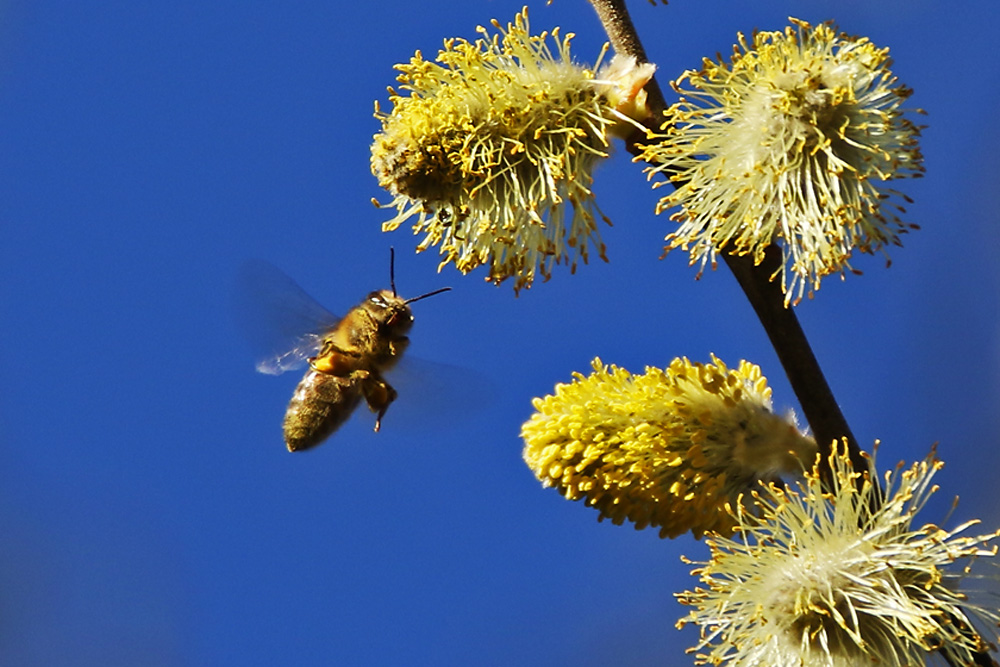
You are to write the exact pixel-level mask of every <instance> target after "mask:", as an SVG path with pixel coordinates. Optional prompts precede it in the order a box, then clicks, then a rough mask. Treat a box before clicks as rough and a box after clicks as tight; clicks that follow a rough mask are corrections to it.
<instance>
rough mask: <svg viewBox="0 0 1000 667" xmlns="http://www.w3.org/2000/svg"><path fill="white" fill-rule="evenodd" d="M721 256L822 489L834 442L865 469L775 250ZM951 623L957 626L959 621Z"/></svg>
mask: <svg viewBox="0 0 1000 667" xmlns="http://www.w3.org/2000/svg"><path fill="white" fill-rule="evenodd" d="M589 1H590V3H591V4H592V5H593V6H594V9H596V10H597V15H598V17H599V18H600V20H601V23H602V24H603V25H604V29H605V31H606V32H607V34H608V38H609V39H610V40H611V45H612V46H613V47H614V49H615V52H616V53H620V54H622V55H630V56H634V57H635V58H636V60H637V61H638V62H640V63H646V62H649V58H647V56H646V50H645V49H644V48H643V47H642V43H641V42H640V41H639V35H638V33H637V32H636V29H635V25H634V24H633V23H632V18H631V17H630V16H629V13H628V9H626V7H625V2H624V0H589ZM646 94H647V96H648V103H649V107H650V109H652V110H653V113H654V115H655V116H657V117H658V116H659V115H660V113H661V112H662V110H663V109H666V102H665V100H664V99H663V92H662V90H661V89H660V87H659V85H658V84H657V83H656V81H655V80H651V81H650V82H649V83H648V84H647V85H646ZM654 122H655V121H654ZM627 143H628V148H629V151H630V152H631V153H632V154H633V155H636V154H638V152H639V150H638V149H637V147H636V145H635V143H634V141H629V142H627ZM722 254H723V256H724V258H725V261H726V264H727V265H728V266H729V269H730V271H732V273H733V275H734V276H735V277H736V280H737V281H738V282H739V284H740V287H742V288H743V292H744V294H746V297H747V299H748V300H749V301H750V304H751V305H752V306H753V309H754V312H756V313H757V317H758V319H759V320H760V322H761V324H762V325H763V327H764V330H765V331H766V332H767V336H768V338H769V339H770V341H771V345H772V346H773V347H774V349H775V351H776V352H777V354H778V359H779V360H780V361H781V365H782V367H783V368H784V369H785V374H786V375H787V376H788V380H789V382H790V384H791V385H792V390H793V391H794V392H795V395H796V397H797V398H798V400H799V405H800V406H801V407H802V411H803V413H804V415H805V418H806V420H807V421H808V422H809V425H810V426H811V427H812V430H813V434H814V436H815V437H816V442H817V444H818V445H819V446H820V451H821V452H822V453H823V457H822V461H821V463H820V465H821V466H823V467H822V468H821V474H822V475H823V478H824V479H823V482H824V484H825V486H826V487H827V488H831V482H832V471H831V470H830V468H829V453H830V450H831V448H832V446H833V443H834V442H837V441H840V440H841V439H844V440H846V442H847V444H848V451H849V454H850V458H851V463H852V464H853V466H854V469H855V470H869V464H868V460H867V459H865V457H864V456H862V453H861V450H860V448H859V447H858V444H857V441H856V440H855V438H854V435H853V434H852V433H851V429H850V427H849V426H848V424H847V420H846V419H845V418H844V415H843V413H842V412H841V411H840V406H839V405H838V404H837V401H836V399H835V398H834V396H833V392H832V391H831V390H830V386H829V385H828V384H827V382H826V378H825V377H824V376H823V371H822V369H820V366H819V363H818V362H817V361H816V357H815V355H813V352H812V348H811V347H810V345H809V341H808V339H807V338H806V336H805V333H804V332H803V331H802V327H801V326H800V325H799V321H798V318H797V317H796V316H795V311H794V310H792V309H791V308H787V307H785V301H784V294H783V293H782V291H781V287H780V285H779V284H777V283H776V282H774V281H772V280H770V277H771V276H772V275H774V271H775V269H777V268H778V267H779V266H780V262H781V261H782V258H781V251H780V249H779V248H776V247H773V246H772V247H770V248H768V250H767V252H766V255H765V259H764V261H763V262H762V263H761V264H760V265H754V263H753V259H752V258H750V257H747V256H738V255H730V254H726V253H722ZM872 472H873V471H872ZM859 481H860V480H859ZM871 481H872V483H873V484H874V485H875V487H876V489H877V488H878V477H877V476H876V475H874V474H872V475H871ZM873 498H874V503H875V507H873V508H872V509H873V510H875V509H877V508H878V506H879V505H881V502H882V498H881V495H880V494H876V495H875V496H874V497H873ZM952 620H953V621H956V622H958V620H959V619H952ZM960 631H961V632H962V633H963V634H965V635H966V636H968V637H976V636H977V635H976V632H975V630H973V629H972V628H971V627H969V626H964V627H963V628H962V629H961V630H960ZM941 655H942V657H943V658H944V659H945V661H947V662H948V664H949V665H952V667H959V666H960V665H961V663H960V662H959V659H958V658H957V657H954V656H952V655H950V652H949V651H946V650H941ZM972 661H973V664H975V665H977V666H979V667H998V665H997V663H996V661H994V660H993V659H992V658H991V657H990V655H989V653H988V651H987V650H985V649H984V650H981V651H977V652H975V653H973V655H972Z"/></svg>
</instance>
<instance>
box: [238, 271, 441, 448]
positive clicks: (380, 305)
mask: <svg viewBox="0 0 1000 667" xmlns="http://www.w3.org/2000/svg"><path fill="white" fill-rule="evenodd" d="M394 258H395V256H394V253H391V254H390V259H389V286H390V288H391V289H387V290H386V289H383V290H378V291H375V292H372V293H370V294H369V295H368V296H367V297H365V299H364V301H362V302H361V303H359V304H358V305H356V306H354V307H353V308H351V310H349V311H348V312H347V315H345V316H344V317H343V318H340V319H338V318H337V317H335V316H334V315H332V314H330V313H329V312H328V311H326V309H324V308H323V307H322V306H320V305H319V304H318V303H316V302H315V301H314V300H313V299H312V298H311V297H310V296H309V295H308V294H306V293H305V292H304V291H303V290H302V288H300V287H299V286H298V285H296V284H295V282H294V281H293V280H292V279H291V278H289V277H288V276H286V275H285V274H284V273H282V272H281V271H280V270H279V269H277V268H275V267H273V266H271V265H270V264H267V263H266V262H261V261H256V262H249V263H247V265H246V266H245V267H244V269H243V273H242V275H241V279H240V281H241V285H240V292H241V296H245V297H248V298H250V299H253V300H255V301H260V302H261V303H258V304H252V305H251V308H250V311H251V312H253V311H255V312H256V313H257V314H258V315H263V316H264V317H265V318H267V319H270V320H272V322H274V323H276V324H277V325H278V326H277V328H278V329H281V330H282V331H277V332H276V333H278V335H279V336H280V337H281V338H282V339H284V349H283V350H282V351H281V352H280V353H278V354H270V355H268V356H267V357H266V358H264V359H263V360H262V361H260V362H259V363H258V364H257V370H258V371H260V372H261V373H267V374H270V375H276V374H279V373H284V372H285V371H288V370H292V369H294V368H298V367H300V366H301V365H302V363H303V362H308V364H309V369H308V370H307V371H306V374H305V376H304V377H303V378H302V381H301V382H299V385H298V387H296V388H295V393H294V394H292V400H291V401H290V402H289V403H288V409H287V411H286V412H285V421H284V434H285V444H286V445H287V446H288V451H291V452H297V451H300V450H304V449H309V448H311V447H315V446H316V445H318V444H320V443H321V442H323V441H324V440H326V439H327V438H328V437H330V436H331V435H333V433H334V432H335V431H336V430H337V429H338V428H340V426H341V425H342V424H343V423H344V422H345V421H347V419H348V418H349V417H350V416H351V414H352V413H353V412H354V410H355V408H357V406H358V404H359V403H361V400H362V399H364V401H365V403H367V404H368V407H369V408H370V409H371V411H372V412H374V413H377V417H376V419H375V430H376V431H378V430H379V427H380V426H381V424H382V418H383V417H384V416H385V413H386V411H387V410H388V409H389V406H390V405H391V404H392V402H393V401H394V400H396V390H395V389H393V388H392V386H391V385H390V384H389V383H388V382H386V380H385V378H384V377H383V374H384V373H385V372H386V371H388V370H390V369H391V368H392V367H393V366H395V365H396V363H397V362H398V361H399V359H400V358H401V357H402V355H403V352H404V351H405V350H406V347H407V345H409V342H410V339H409V338H407V334H408V333H409V331H410V328H411V327H412V326H413V313H412V311H411V310H410V304H411V303H413V302H414V301H419V300H420V299H426V298H427V297H429V296H434V295H435V294H440V293H441V292H447V291H448V290H450V289H451V288H450V287H443V288H441V289H437V290H434V291H432V292H428V293H426V294H421V295H420V296H416V297H413V298H411V299H403V298H402V297H400V296H399V295H398V294H397V293H396V278H395V269H394V264H395V262H394ZM243 310H246V308H244V309H243ZM258 319H259V318H258ZM248 324H249V325H250V326H251V327H253V328H257V326H256V324H255V323H248ZM271 328H276V327H274V326H272V327H271ZM303 332H305V333H303ZM265 333H267V332H265ZM289 340H291V341H292V343H291V345H290V346H289V343H288V341H289ZM272 350H273V346H272Z"/></svg>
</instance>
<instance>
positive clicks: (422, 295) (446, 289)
mask: <svg viewBox="0 0 1000 667" xmlns="http://www.w3.org/2000/svg"><path fill="white" fill-rule="evenodd" d="M449 290H451V288H450V287H442V288H441V289H436V290H434V291H433V292H428V293H427V294H421V295H420V296H415V297H413V298H412V299H407V300H406V301H404V302H403V303H413V302H414V301H420V300H421V299H426V298H427V297H429V296H434V295H435V294H440V293H441V292H447V291H449Z"/></svg>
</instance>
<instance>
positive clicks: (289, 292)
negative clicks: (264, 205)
mask: <svg viewBox="0 0 1000 667" xmlns="http://www.w3.org/2000/svg"><path fill="white" fill-rule="evenodd" d="M234 300H235V311H236V318H237V321H238V324H239V326H240V328H241V329H242V330H243V333H244V334H245V335H246V337H247V339H248V341H249V342H250V345H251V346H252V347H253V349H254V353H255V354H256V355H257V366H256V368H257V371H258V372H260V373H266V374H268V375H278V374H280V373H284V372H285V371H290V370H294V369H296V368H301V367H302V366H304V365H305V361H306V359H308V358H309V357H311V356H313V355H314V354H316V351H317V350H318V349H319V347H320V344H321V343H322V341H323V336H324V335H325V333H326V332H327V331H329V330H330V329H332V328H333V327H334V326H336V324H337V322H338V321H340V318H338V317H337V316H336V315H334V314H333V313H331V312H330V311H328V310H327V309H326V308H324V307H323V306H321V305H320V304H319V303H317V302H316V300H315V299H313V298H312V297H311V296H309V295H308V294H307V293H306V291H305V290H304V289H302V288H301V287H299V286H298V284H297V283H296V282H295V281H294V280H292V279H291V278H290V277H289V276H288V274H286V273H285V272H284V271H282V270H281V269H279V268H278V267H276V266H274V265H273V264H271V263H269V262H265V261H264V260H262V259H252V260H248V261H247V262H245V263H244V264H243V266H242V267H240V271H239V274H238V276H237V280H236V290H235V299H234Z"/></svg>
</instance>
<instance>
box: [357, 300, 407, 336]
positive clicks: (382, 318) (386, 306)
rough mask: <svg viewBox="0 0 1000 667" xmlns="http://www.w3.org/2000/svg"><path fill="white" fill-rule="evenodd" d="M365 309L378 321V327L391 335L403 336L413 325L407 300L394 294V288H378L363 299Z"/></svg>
mask: <svg viewBox="0 0 1000 667" xmlns="http://www.w3.org/2000/svg"><path fill="white" fill-rule="evenodd" d="M365 306H366V310H367V311H368V312H369V313H371V315H372V318H373V319H374V320H375V322H377V323H378V327H379V329H381V330H383V331H384V332H386V333H388V334H390V335H393V336H405V335H406V333H407V332H408V331H409V330H410V327H412V326H413V311H411V310H410V306H409V301H406V300H404V299H402V298H400V297H399V296H397V295H396V293H395V290H387V289H383V290H378V291H377V292H372V293H371V294H369V295H368V298H367V299H365Z"/></svg>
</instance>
